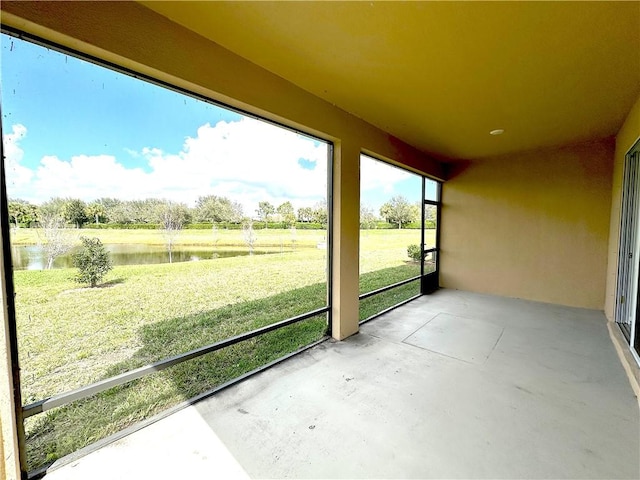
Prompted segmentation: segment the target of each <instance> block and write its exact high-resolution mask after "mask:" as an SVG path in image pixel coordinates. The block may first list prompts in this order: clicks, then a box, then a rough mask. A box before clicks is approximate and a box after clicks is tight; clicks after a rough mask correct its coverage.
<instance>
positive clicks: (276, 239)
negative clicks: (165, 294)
mask: <svg viewBox="0 0 640 480" xmlns="http://www.w3.org/2000/svg"><path fill="white" fill-rule="evenodd" d="M65 233H66V234H67V236H68V237H69V238H70V240H71V241H73V242H76V243H78V244H79V240H78V239H79V238H80V237H81V236H85V237H97V238H99V239H100V241H101V242H102V243H111V244H122V243H131V244H142V245H164V244H165V241H166V238H165V236H164V235H163V231H162V230H115V229H114V230H95V229H88V228H80V229H65ZM254 233H255V237H256V243H255V246H256V248H259V247H279V246H280V245H283V244H284V245H292V244H294V245H296V246H302V247H315V246H316V245H317V244H318V243H319V242H324V241H326V236H327V234H326V231H325V230H296V231H295V233H292V231H291V230H282V229H279V230H271V229H268V230H256V231H255V232H254ZM42 238H43V234H42V232H41V231H40V229H37V228H20V229H17V230H16V229H12V233H11V243H12V245H37V244H38V243H39V242H41V239H42ZM175 244H176V245H184V246H212V247H213V246H217V247H225V246H241V247H245V246H246V242H245V241H244V237H243V233H242V230H223V229H217V230H188V229H185V230H181V231H180V233H179V234H178V235H177V237H176V239H175Z"/></svg>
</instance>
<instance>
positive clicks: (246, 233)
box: [242, 218, 257, 255]
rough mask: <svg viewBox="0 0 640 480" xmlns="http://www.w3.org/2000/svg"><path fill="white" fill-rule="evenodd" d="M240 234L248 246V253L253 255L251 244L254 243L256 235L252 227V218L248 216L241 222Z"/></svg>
mask: <svg viewBox="0 0 640 480" xmlns="http://www.w3.org/2000/svg"><path fill="white" fill-rule="evenodd" d="M242 236H243V238H244V241H245V242H246V244H247V246H248V247H249V255H253V245H254V244H255V243H256V240H257V236H256V233H255V230H254V229H253V220H251V219H250V218H247V219H245V221H244V222H242Z"/></svg>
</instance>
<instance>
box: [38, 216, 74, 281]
mask: <svg viewBox="0 0 640 480" xmlns="http://www.w3.org/2000/svg"><path fill="white" fill-rule="evenodd" d="M38 223H39V224H40V231H38V238H39V241H38V243H39V244H40V248H41V249H42V251H43V253H44V255H45V257H46V258H47V270H49V269H51V267H52V266H53V261H54V260H55V259H56V258H57V257H59V256H60V255H64V254H65V253H67V252H68V251H69V250H71V247H72V245H73V243H72V241H71V238H70V235H69V233H68V231H67V230H66V229H65V228H64V225H65V222H64V219H63V218H62V216H61V215H58V214H55V213H51V212H50V211H49V210H44V211H42V210H41V211H40V214H39V218H38Z"/></svg>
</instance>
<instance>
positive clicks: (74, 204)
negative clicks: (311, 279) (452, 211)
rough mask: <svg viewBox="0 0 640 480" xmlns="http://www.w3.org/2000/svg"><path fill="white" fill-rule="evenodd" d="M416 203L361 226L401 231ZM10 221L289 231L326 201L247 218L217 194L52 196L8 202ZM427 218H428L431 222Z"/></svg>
mask: <svg viewBox="0 0 640 480" xmlns="http://www.w3.org/2000/svg"><path fill="white" fill-rule="evenodd" d="M420 208H421V205H420V202H417V203H410V202H409V201H407V199H406V198H405V197H403V196H395V197H393V198H391V199H390V200H389V201H388V202H386V203H384V204H383V205H382V206H381V207H380V210H379V216H378V215H376V213H375V212H374V210H373V209H371V208H369V207H367V206H362V207H361V208H360V226H361V228H364V229H370V228H376V226H377V225H378V224H379V222H381V221H386V222H388V223H390V224H393V225H395V226H397V227H398V228H403V227H405V226H406V225H407V224H411V223H415V222H419V221H420ZM8 209H9V218H10V221H11V223H12V224H13V225H15V227H16V228H18V227H19V226H26V227H31V226H41V227H42V226H47V225H48V224H50V223H52V222H55V223H57V224H60V226H64V225H65V224H69V225H74V226H75V227H77V228H82V227H83V226H85V225H87V224H96V225H100V224H112V225H143V224H149V225H157V226H159V227H160V228H164V229H167V225H169V228H170V229H174V228H175V229H181V228H182V227H184V226H185V225H188V224H192V223H211V224H216V223H227V224H243V223H246V222H247V221H253V220H255V221H258V222H263V223H264V226H265V228H268V226H269V224H270V223H279V224H280V225H281V226H283V227H286V228H290V227H293V226H295V225H296V223H298V222H300V223H315V224H319V225H320V226H321V227H325V226H326V225H327V220H328V210H327V203H326V201H321V202H318V203H316V204H315V205H314V206H313V207H300V208H298V209H297V210H296V209H295V208H294V206H293V204H292V203H291V202H289V201H287V202H283V203H281V204H280V205H278V206H275V205H273V204H271V203H270V202H267V201H263V202H259V203H258V208H257V209H256V210H255V212H254V213H253V214H252V215H246V214H245V212H244V209H243V207H242V205H241V204H240V203H238V202H234V201H232V200H231V199H229V198H227V197H224V196H218V195H206V196H201V197H199V198H198V200H197V201H196V205H195V207H189V206H187V205H186V204H185V203H180V202H173V201H170V200H166V199H157V198H147V199H145V200H120V199H117V198H106V197H105V198H100V199H97V200H94V201H92V202H89V203H86V202H84V201H82V200H80V199H78V198H61V197H54V198H51V199H50V200H48V201H46V202H44V203H42V204H41V205H36V204H33V203H30V202H28V201H25V200H20V199H10V200H9V203H8ZM430 216H431V217H432V218H430ZM427 221H431V223H433V221H435V216H434V215H431V214H430V211H429V210H427Z"/></svg>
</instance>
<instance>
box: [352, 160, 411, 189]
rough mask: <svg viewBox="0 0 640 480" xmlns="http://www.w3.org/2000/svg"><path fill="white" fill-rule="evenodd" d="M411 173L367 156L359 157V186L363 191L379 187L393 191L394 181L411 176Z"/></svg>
mask: <svg viewBox="0 0 640 480" xmlns="http://www.w3.org/2000/svg"><path fill="white" fill-rule="evenodd" d="M411 175H412V174H411V173H409V172H407V171H405V170H402V169H400V168H396V167H393V166H391V165H389V164H386V163H384V162H380V161H378V160H373V159H371V158H369V157H365V156H362V157H360V188H361V189H362V190H363V191H365V192H366V191H370V190H377V189H380V190H382V191H383V192H384V193H386V194H391V193H393V191H394V190H393V187H394V185H395V184H396V183H398V182H401V181H402V180H406V179H407V178H410V177H411Z"/></svg>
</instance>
